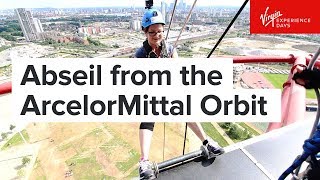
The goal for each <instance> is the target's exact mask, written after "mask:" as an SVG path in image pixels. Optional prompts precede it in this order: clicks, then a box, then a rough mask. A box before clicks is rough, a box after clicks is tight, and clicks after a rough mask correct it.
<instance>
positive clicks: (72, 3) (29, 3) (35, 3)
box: [0, 0, 243, 9]
mask: <svg viewBox="0 0 320 180" xmlns="http://www.w3.org/2000/svg"><path fill="white" fill-rule="evenodd" d="M161 1H162V0H154V5H155V6H158V7H160V5H161ZM163 1H164V2H166V3H167V4H171V3H174V0H163ZM179 1H181V0H178V3H179ZM184 1H185V2H186V3H187V5H192V4H193V2H194V1H193V0H184ZM242 3H243V1H242V0H214V1H212V0H198V1H197V4H196V6H241V5H242ZM144 6H145V0H118V1H110V0H108V1H105V0H91V1H86V0H68V1H64V0H56V1H48V0H26V1H21V0H11V1H5V0H0V9H14V8H83V7H144Z"/></svg>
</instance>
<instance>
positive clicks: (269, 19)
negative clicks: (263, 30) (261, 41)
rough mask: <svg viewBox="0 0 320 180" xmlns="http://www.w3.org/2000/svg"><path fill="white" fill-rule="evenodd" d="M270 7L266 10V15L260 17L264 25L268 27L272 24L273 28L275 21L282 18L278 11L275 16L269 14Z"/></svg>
mask: <svg viewBox="0 0 320 180" xmlns="http://www.w3.org/2000/svg"><path fill="white" fill-rule="evenodd" d="M268 10H269V7H267V8H266V11H265V12H264V14H261V15H260V20H261V22H262V25H264V26H265V27H267V26H268V25H269V24H270V23H272V27H274V21H275V20H276V19H278V18H279V17H281V16H282V14H281V12H280V11H276V12H274V13H273V14H268Z"/></svg>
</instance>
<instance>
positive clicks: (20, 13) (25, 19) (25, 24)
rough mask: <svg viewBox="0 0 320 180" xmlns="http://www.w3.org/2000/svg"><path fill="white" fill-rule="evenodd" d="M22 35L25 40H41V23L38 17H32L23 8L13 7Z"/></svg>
mask: <svg viewBox="0 0 320 180" xmlns="http://www.w3.org/2000/svg"><path fill="white" fill-rule="evenodd" d="M15 14H16V16H17V17H18V21H19V24H20V27H21V29H22V32H23V35H24V37H25V38H26V40H27V41H37V40H41V33H42V32H43V28H42V24H41V22H40V20H39V19H37V18H33V17H32V14H31V12H30V11H28V10H26V9H25V8H18V9H15Z"/></svg>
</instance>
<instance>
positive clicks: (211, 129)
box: [201, 122, 229, 147]
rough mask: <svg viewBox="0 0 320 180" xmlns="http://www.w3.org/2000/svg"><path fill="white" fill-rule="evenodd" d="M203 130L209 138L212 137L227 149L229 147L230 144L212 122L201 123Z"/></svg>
mask: <svg viewBox="0 0 320 180" xmlns="http://www.w3.org/2000/svg"><path fill="white" fill-rule="evenodd" d="M201 125H202V127H203V130H204V131H205V132H206V134H207V135H208V136H210V137H211V138H212V139H213V140H215V141H217V142H218V143H219V145H220V146H222V147H226V146H228V145H229V144H228V142H227V141H226V140H224V138H223V137H222V136H221V135H220V134H219V132H218V131H217V130H216V128H214V127H213V125H212V124H211V123H210V122H203V123H201Z"/></svg>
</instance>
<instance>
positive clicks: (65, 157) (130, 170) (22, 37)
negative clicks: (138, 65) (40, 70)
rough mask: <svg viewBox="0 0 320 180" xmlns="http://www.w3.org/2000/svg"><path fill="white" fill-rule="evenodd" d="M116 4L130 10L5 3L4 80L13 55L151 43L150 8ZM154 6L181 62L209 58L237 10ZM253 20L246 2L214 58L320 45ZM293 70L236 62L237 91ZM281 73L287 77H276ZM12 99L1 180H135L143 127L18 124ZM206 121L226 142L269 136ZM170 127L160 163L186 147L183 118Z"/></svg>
mask: <svg viewBox="0 0 320 180" xmlns="http://www.w3.org/2000/svg"><path fill="white" fill-rule="evenodd" d="M0 5H1V3H0ZM119 6H123V7H107V6H106V7H79V8H76V7H66V8H63V7H60V8H56V7H54V8H51V7H46V8H11V9H0V84H1V83H5V82H8V81H11V80H12V60H13V59H15V58H133V57H134V53H135V51H136V50H137V49H138V48H139V47H141V46H142V42H143V41H144V40H145V39H146V35H145V34H144V32H143V31H142V30H141V19H142V16H143V14H144V12H145V8H144V7H141V6H134V5H130V6H128V5H125V4H121V5H119ZM155 8H156V9H158V10H160V11H161V13H162V14H163V15H164V20H165V22H166V26H165V29H164V34H165V35H166V36H167V35H168V36H167V37H166V38H167V41H168V42H169V43H171V44H174V46H175V47H176V48H177V52H178V55H179V58H206V57H207V55H208V53H209V52H210V51H211V49H212V48H213V47H214V46H215V44H216V43H217V41H218V39H219V38H220V36H221V35H222V34H223V32H224V31H225V29H226V28H227V26H228V25H229V23H230V21H231V20H232V19H233V17H234V16H235V15H236V13H237V12H238V9H239V7H233V6H221V5H218V6H215V5H212V6H207V7H205V6H199V7H197V6H196V7H195V8H194V9H193V11H192V12H191V13H190V16H189V19H188V21H187V22H186V19H187V17H188V14H189V10H190V9H191V8H192V4H190V3H189V1H188V3H187V2H186V1H184V0H180V1H178V4H177V7H176V9H175V14H174V16H173V17H172V12H173V9H174V3H168V2H167V1H166V2H165V1H161V2H158V3H157V5H156V6H155ZM249 16H250V9H249V5H247V7H245V8H244V10H243V11H242V12H241V14H240V16H239V17H238V18H237V20H236V21H235V23H234V24H233V25H232V26H231V28H230V30H229V31H228V33H227V35H226V36H225V38H224V39H223V40H222V42H221V43H220V45H219V46H218V48H217V49H216V51H215V52H214V53H213V55H212V56H211V57H212V58H215V57H222V56H224V57H225V56H228V57H230V56H289V55H290V54H294V55H302V56H308V55H309V54H313V53H315V52H316V50H317V48H318V46H319V43H320V35H319V34H279V35H257V34H250V29H249V25H250V18H249ZM171 19H172V21H171ZM169 24H171V26H170V29H169V28H168V27H169ZM180 33H181V35H180ZM290 69H291V66H289V65H287V64H284V63H272V64H265V63H259V64H258V63H255V64H249V65H248V64H235V65H234V71H233V78H234V80H233V83H234V88H253V89H269V88H282V83H283V82H285V81H286V79H287V76H288V74H289V73H290ZM252 77H257V79H256V80H253V78H252ZM274 79H277V80H279V81H281V82H280V83H279V82H277V83H278V84H277V83H273V81H272V80H274ZM307 103H308V104H311V105H314V104H315V94H314V93H313V92H307ZM10 105H11V100H10V96H9V95H3V96H2V95H0V116H1V118H0V119H1V121H3V118H2V116H3V117H4V121H3V122H0V134H1V138H0V157H1V158H0V171H1V172H7V173H6V174H4V177H2V178H4V179H62V178H71V179H132V178H135V177H138V164H137V163H138V161H139V143H138V126H139V123H123V124H121V125H119V124H117V123H98V122H92V123H38V122H37V123H16V122H12V121H11V120H10V118H11V114H10V113H9V112H10V108H11V107H10ZM1 109H2V112H1ZM201 125H202V126H203V128H204V130H205V131H206V133H207V134H208V135H209V136H211V137H212V138H216V139H215V140H216V141H217V142H219V144H220V145H221V146H224V147H226V146H228V145H232V144H234V143H237V142H241V141H243V140H246V139H250V138H252V137H256V136H259V135H261V134H264V133H265V132H266V129H267V126H268V125H267V124H266V123H245V122H241V123H220V122H219V123H216V122H206V123H202V124H201ZM166 126H167V127H166V130H165V131H166V141H167V142H166V145H165V148H164V147H162V146H163V144H162V141H163V140H162V138H163V131H164V129H165V127H163V126H162V125H158V126H156V127H155V134H154V136H155V139H157V141H159V142H161V143H158V144H157V143H155V142H154V141H153V142H152V154H151V155H150V156H151V157H152V159H153V160H155V161H163V160H165V159H169V158H172V157H175V156H178V155H180V154H181V152H182V148H183V147H182V144H183V137H184V124H183V123H166ZM187 139H188V141H187V146H186V149H187V151H189V152H191V151H193V150H196V149H197V148H198V147H199V143H200V144H201V142H200V141H199V140H198V139H197V138H196V137H195V135H194V134H191V133H189V134H188V137H187ZM177 144H179V145H177ZM180 144H181V145H180ZM119 154H122V156H120V155H119ZM123 154H125V155H123ZM163 154H165V158H164V159H163V157H164V155H163ZM17 157H19V158H17Z"/></svg>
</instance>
